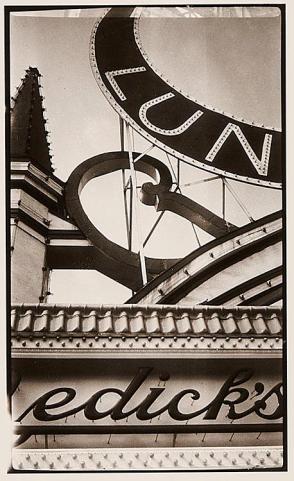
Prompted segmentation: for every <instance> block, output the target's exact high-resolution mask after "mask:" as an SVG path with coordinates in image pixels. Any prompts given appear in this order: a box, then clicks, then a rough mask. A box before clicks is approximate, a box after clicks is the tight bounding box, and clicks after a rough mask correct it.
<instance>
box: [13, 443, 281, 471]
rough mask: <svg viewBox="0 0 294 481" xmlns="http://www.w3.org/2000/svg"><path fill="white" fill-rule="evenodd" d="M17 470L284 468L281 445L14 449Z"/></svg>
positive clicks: (219, 469) (14, 461)
mask: <svg viewBox="0 0 294 481" xmlns="http://www.w3.org/2000/svg"><path fill="white" fill-rule="evenodd" d="M12 467H13V468H14V469H15V470H17V471H23V470H28V471H65V472H66V471H95V472H97V471H132V470H135V471H160V470H170V471H175V470H176V471H205V470H217V471H221V470H226V469H232V470H240V469H241V470H254V469H272V468H277V469H279V470H281V468H282V467H283V450H282V447H280V446H270V447H269V446H267V447H263V446H261V447H260V446H256V447H236V448H219V447H213V448H154V449H152V448H138V449H135V448H124V449H123V450H122V449H119V448H117V449H116V448H108V449H105V448H104V449H91V448H90V449H45V450H44V449H14V450H13V454H12Z"/></svg>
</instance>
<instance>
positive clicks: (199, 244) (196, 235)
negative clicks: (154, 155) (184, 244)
mask: <svg viewBox="0 0 294 481" xmlns="http://www.w3.org/2000/svg"><path fill="white" fill-rule="evenodd" d="M166 156H167V160H168V162H169V165H170V168H171V170H172V173H173V174H174V179H175V181H176V184H177V187H176V189H175V192H176V191H177V190H178V191H179V192H180V194H181V193H182V190H181V187H180V161H179V159H177V160H178V164H177V175H176V174H175V171H174V169H173V166H172V163H171V160H170V158H169V155H168V154H166ZM191 226H192V229H193V232H194V235H195V238H196V241H197V243H198V246H199V247H201V243H200V240H199V237H198V234H197V230H196V227H195V225H194V224H193V222H191Z"/></svg>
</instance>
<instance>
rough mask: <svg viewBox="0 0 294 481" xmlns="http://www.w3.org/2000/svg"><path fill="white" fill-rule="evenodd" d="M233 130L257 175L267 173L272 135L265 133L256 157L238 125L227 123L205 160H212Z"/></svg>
mask: <svg viewBox="0 0 294 481" xmlns="http://www.w3.org/2000/svg"><path fill="white" fill-rule="evenodd" d="M232 132H234V133H235V135H236V136H237V137H238V140H239V141H240V143H241V145H242V147H243V149H244V150H245V152H246V154H247V156H248V157H249V159H250V161H251V162H252V164H253V166H254V167H255V169H256V171H257V173H258V174H259V175H265V176H266V175H267V172H268V164H269V158H270V151H271V144H272V135H270V134H265V136H264V141H263V146H262V154H261V159H259V158H258V157H257V155H256V154H255V152H254V151H253V149H252V147H251V145H250V144H249V142H248V140H247V139H246V137H245V135H244V134H243V132H242V130H241V129H240V127H239V126H238V125H235V124H231V123H229V124H228V125H227V126H226V128H225V129H224V130H223V132H222V133H221V135H220V136H219V138H218V139H217V141H216V142H215V144H214V145H213V147H212V149H210V151H209V152H208V154H207V156H206V157H205V159H206V160H208V161H209V162H212V161H213V160H214V158H215V156H216V154H217V153H218V152H219V150H220V149H221V148H222V146H223V144H224V143H225V141H226V140H227V138H228V137H229V135H230V134H231V133H232Z"/></svg>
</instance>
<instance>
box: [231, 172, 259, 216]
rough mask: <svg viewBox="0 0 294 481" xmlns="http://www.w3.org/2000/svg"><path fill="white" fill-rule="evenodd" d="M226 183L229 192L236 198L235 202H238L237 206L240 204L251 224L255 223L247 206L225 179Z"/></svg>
mask: <svg viewBox="0 0 294 481" xmlns="http://www.w3.org/2000/svg"><path fill="white" fill-rule="evenodd" d="M224 182H225V184H226V186H227V188H228V190H229V191H230V192H231V194H232V196H233V197H234V199H235V201H236V202H237V204H239V206H240V207H241V209H242V210H243V212H244V213H245V214H246V215H247V217H248V219H249V220H250V222H254V219H253V217H252V216H251V214H250V212H249V211H248V210H247V209H246V207H245V205H244V204H243V203H242V202H241V200H240V199H239V198H238V196H237V194H236V192H235V191H234V190H233V188H232V187H231V186H230V184H229V182H228V181H227V179H225V178H224Z"/></svg>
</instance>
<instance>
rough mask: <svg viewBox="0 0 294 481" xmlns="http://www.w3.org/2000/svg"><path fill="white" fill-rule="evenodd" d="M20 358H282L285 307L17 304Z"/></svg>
mask: <svg viewBox="0 0 294 481" xmlns="http://www.w3.org/2000/svg"><path fill="white" fill-rule="evenodd" d="M11 328H12V353H13V355H14V356H15V357H22V356H29V357H30V355H33V356H34V355H38V356H40V357H42V356H43V357H44V356H45V357H46V356H47V355H50V356H55V355H57V354H58V355H62V356H63V357H71V356H75V355H77V356H78V357H83V356H85V357H89V356H90V357H91V356H92V357H96V356H98V357H101V355H103V356H106V357H113V356H121V355H124V356H126V357H128V356H131V357H136V356H138V355H142V353H143V354H144V355H146V356H147V357H148V356H159V357H164V356H167V355H168V356H171V357H178V356H183V357H186V356H188V357H203V356H204V355H206V354H207V352H209V353H210V354H209V355H214V356H216V357H218V356H221V357H224V356H227V357H232V356H234V354H235V353H237V352H238V353H240V354H242V355H244V356H247V355H250V356H252V354H253V353H256V354H257V355H260V354H262V355H263V356H265V357H272V356H276V355H278V356H280V354H281V349H282V346H283V341H282V338H281V335H282V312H281V309H280V308H274V307H272V308H265V307H240V308H232V309H230V308H229V309H225V308H223V307H216V306H199V307H196V308H191V307H177V306H160V307H159V306H144V307H143V306H140V307H139V306H136V305H122V306H75V305H69V306H65V305H50V304H38V305H26V304H22V305H15V306H13V308H12V312H11Z"/></svg>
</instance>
